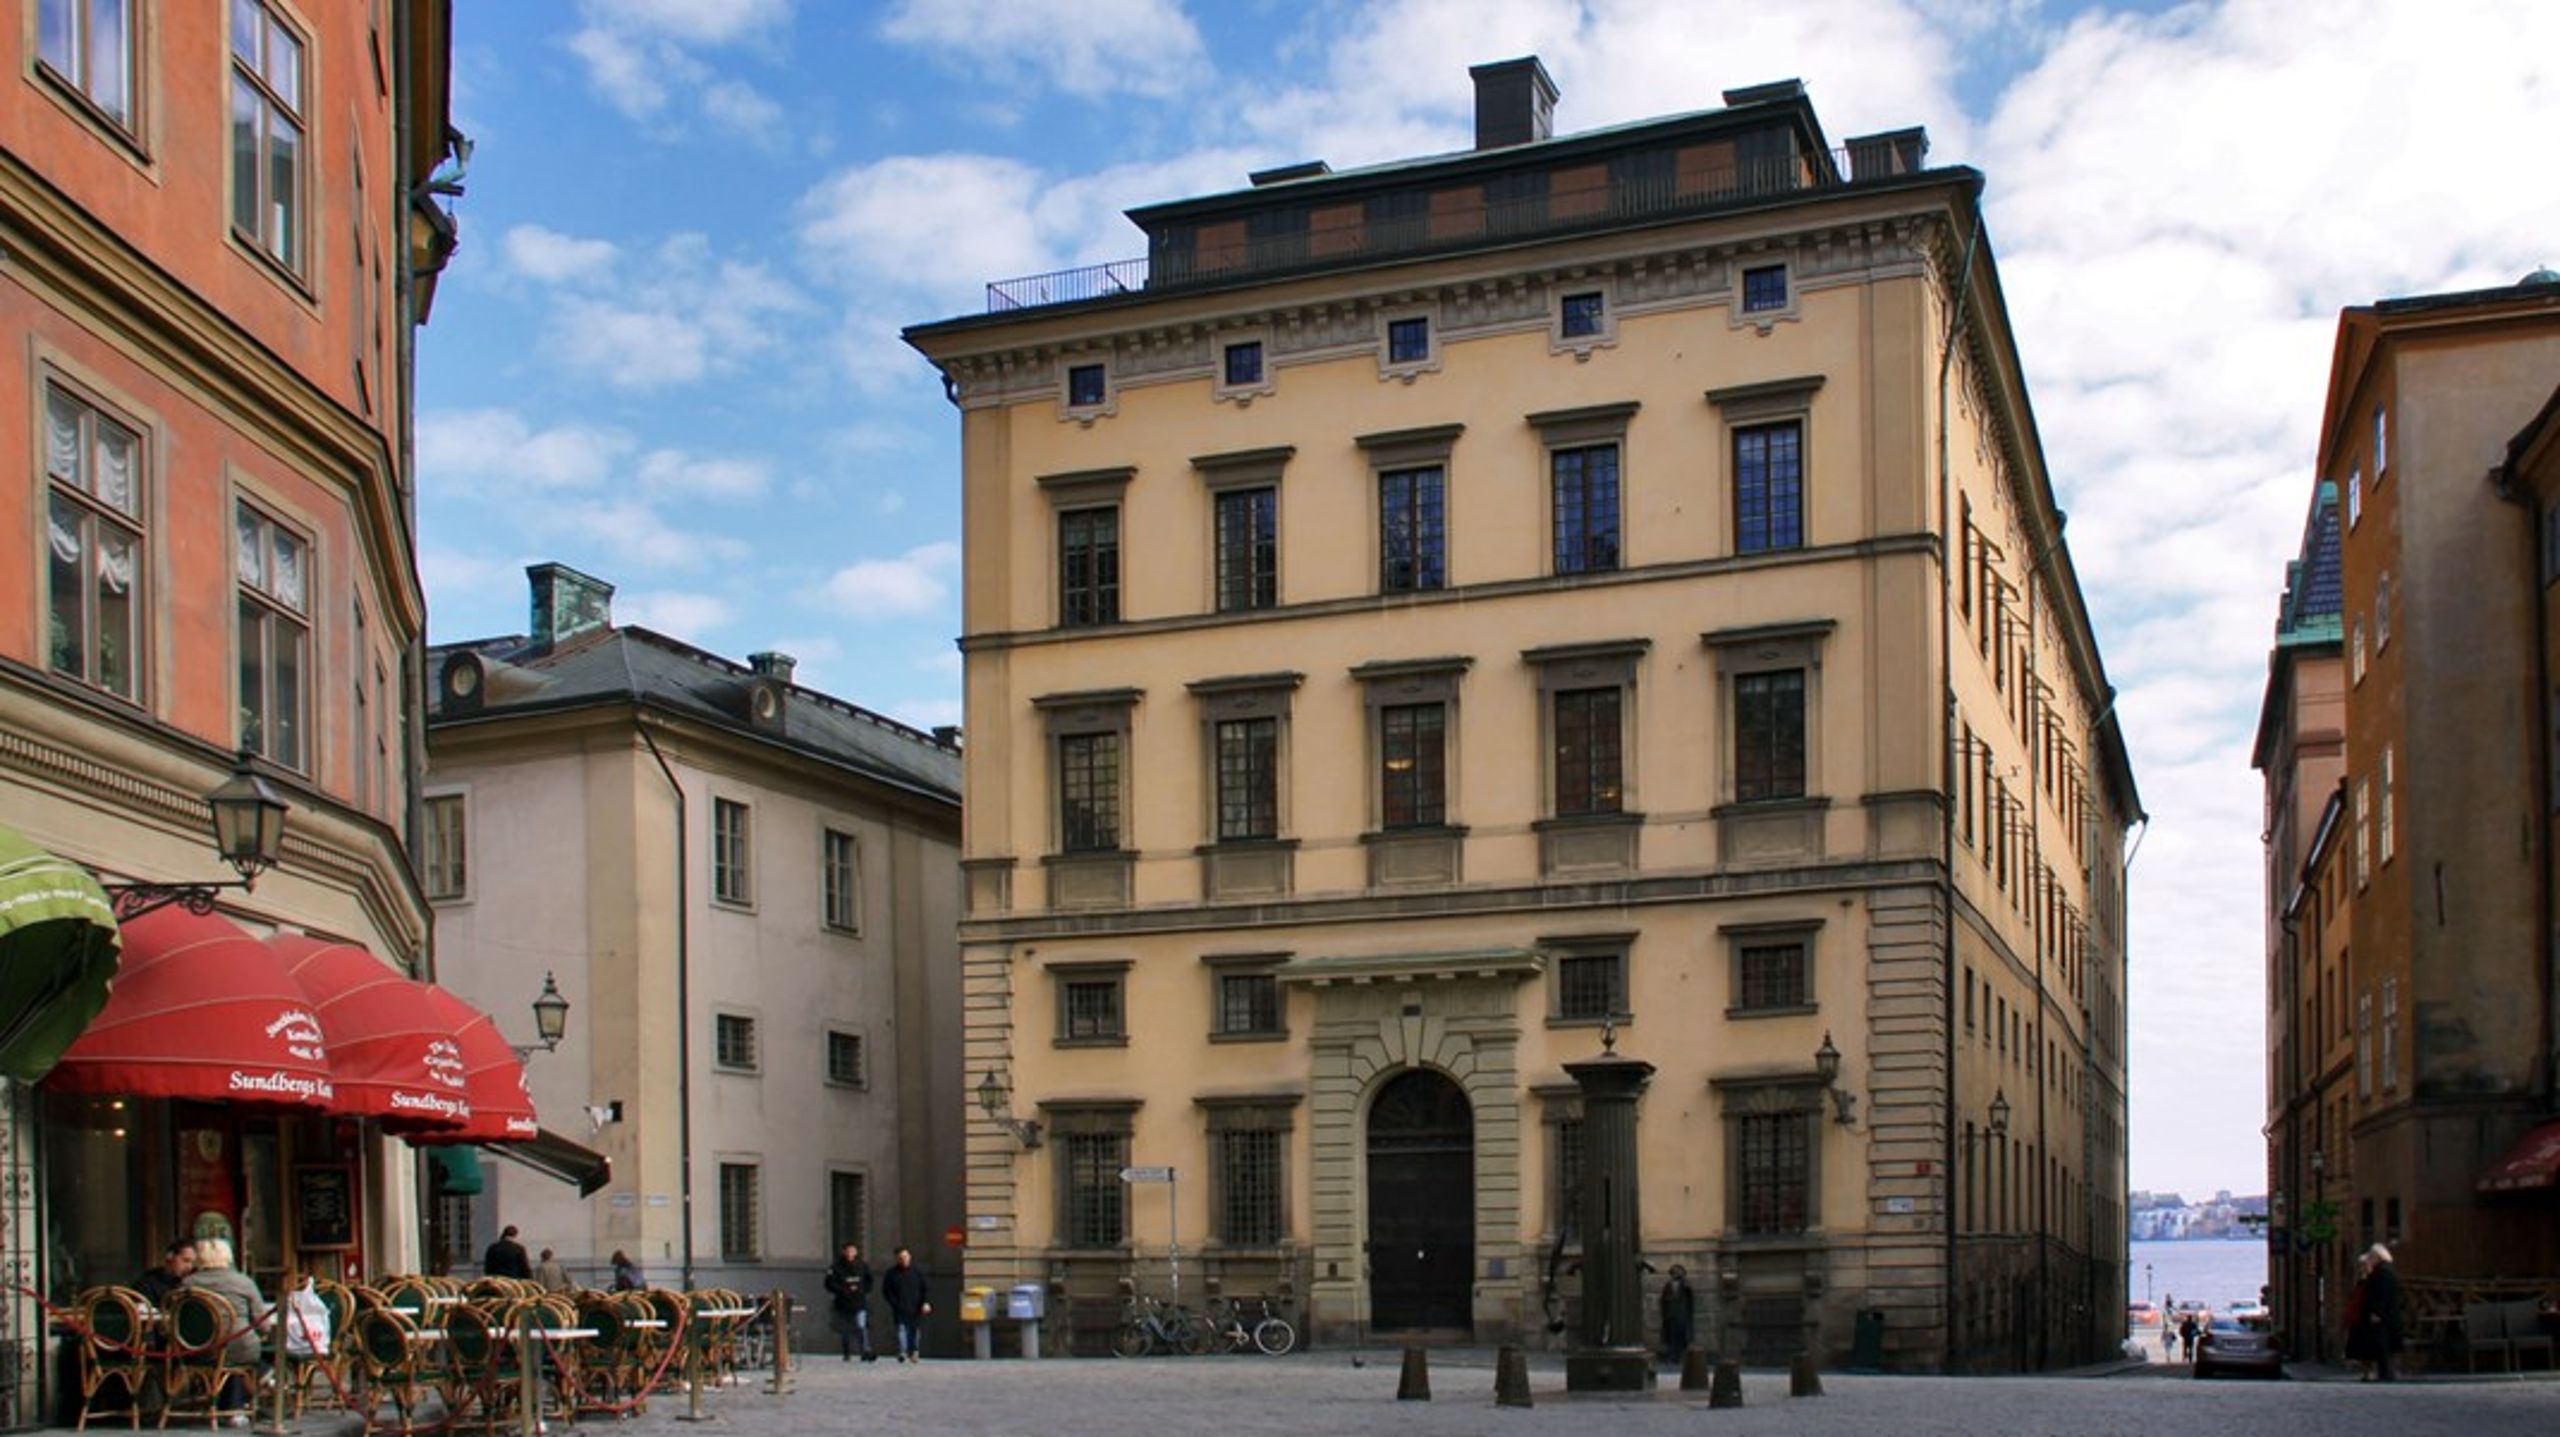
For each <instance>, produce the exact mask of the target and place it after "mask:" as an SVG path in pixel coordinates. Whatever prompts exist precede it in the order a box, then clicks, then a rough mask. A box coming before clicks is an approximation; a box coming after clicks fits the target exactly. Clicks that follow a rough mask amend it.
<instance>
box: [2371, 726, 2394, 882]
mask: <svg viewBox="0 0 2560 1437" xmlns="http://www.w3.org/2000/svg"><path fill="white" fill-rule="evenodd" d="M2391 793H2392V783H2391V745H2389V744H2384V745H2383V746H2382V816H2381V820H2380V832H2381V837H2380V840H2379V842H2378V844H2377V847H2378V848H2379V850H2380V851H2379V853H2378V854H2377V855H2376V856H2377V857H2379V858H2380V859H2381V861H2382V862H2384V863H2389V862H2390V861H2391V854H2392V851H2393V848H2394V846H2395V845H2394V844H2393V842H2392V838H2391V828H2392V823H2391V811H2392V809H2393V808H2395V807H2397V805H2395V804H2394V803H2393V802H2392V801H2391Z"/></svg>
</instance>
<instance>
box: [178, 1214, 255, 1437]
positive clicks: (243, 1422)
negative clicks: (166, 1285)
mask: <svg viewBox="0 0 2560 1437" xmlns="http://www.w3.org/2000/svg"><path fill="white" fill-rule="evenodd" d="M181 1285H182V1286H184V1287H186V1288H187V1289H188V1290H189V1291H193V1292H209V1293H212V1294H213V1295H214V1296H216V1297H219V1298H221V1299H222V1300H223V1301H224V1302H226V1303H229V1304H230V1306H231V1316H232V1335H231V1341H230V1343H229V1344H228V1345H226V1347H225V1348H224V1350H223V1354H222V1360H223V1361H224V1362H225V1363H227V1364H229V1365H230V1366H233V1367H239V1368H245V1369H247V1370H248V1371H249V1372H250V1373H252V1374H254V1373H255V1372H256V1371H257V1370H258V1362H259V1359H260V1358H261V1357H263V1356H264V1355H265V1345H264V1344H263V1343H261V1342H260V1341H259V1340H258V1332H259V1329H261V1328H263V1327H265V1326H266V1325H267V1317H268V1315H269V1313H271V1312H272V1311H273V1309H272V1308H270V1307H269V1306H268V1305H267V1299H266V1295H265V1294H264V1293H261V1292H259V1291H258V1284H256V1283H255V1282H252V1281H250V1280H249V1275H248V1274H247V1273H245V1272H242V1271H241V1270H240V1269H239V1268H237V1267H234V1266H233V1265H232V1257H231V1242H230V1240H229V1239H227V1238H219V1237H208V1238H202V1239H199V1240H198V1241H197V1243H196V1266H195V1271H193V1272H190V1273H188V1274H187V1280H186V1282H185V1283H183V1284H181ZM214 1406H215V1407H216V1408H218V1409H219V1410H220V1411H222V1412H224V1413H226V1414H228V1415H226V1416H225V1417H224V1418H223V1421H224V1424H225V1425H227V1426H232V1427H246V1426H248V1425H249V1412H248V1408H249V1386H248V1384H247V1383H246V1382H244V1381H242V1380H241V1378H240V1377H239V1375H237V1374H234V1375H233V1376H232V1377H231V1378H230V1380H229V1381H227V1382H225V1383H224V1384H223V1388H222V1392H221V1394H220V1395H219V1396H218V1397H216V1398H215V1400H214Z"/></svg>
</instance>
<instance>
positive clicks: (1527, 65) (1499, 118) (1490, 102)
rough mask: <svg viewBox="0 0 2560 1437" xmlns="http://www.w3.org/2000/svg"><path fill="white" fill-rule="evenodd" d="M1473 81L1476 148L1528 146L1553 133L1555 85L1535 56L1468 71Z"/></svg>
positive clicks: (1501, 61)
mask: <svg viewBox="0 0 2560 1437" xmlns="http://www.w3.org/2000/svg"><path fill="white" fill-rule="evenodd" d="M1467 75H1468V76H1469V78H1471V79H1473V80H1474V81H1475V82H1476V148H1477V149H1479V150H1499V149H1502V148H1504V147H1506V146H1510V145H1528V144H1535V143H1536V142H1538V141H1540V140H1543V139H1546V138H1547V137H1548V136H1550V135H1553V134H1554V133H1555V126H1556V82H1555V80H1554V79H1553V78H1551V77H1550V76H1549V75H1548V74H1547V67H1546V66H1544V65H1541V64H1539V63H1538V57H1537V56H1535V55H1523V56H1521V57H1520V58H1519V59H1517V60H1498V61H1495V62H1494V63H1493V64H1490V65H1473V66H1469V67H1468V69H1467Z"/></svg>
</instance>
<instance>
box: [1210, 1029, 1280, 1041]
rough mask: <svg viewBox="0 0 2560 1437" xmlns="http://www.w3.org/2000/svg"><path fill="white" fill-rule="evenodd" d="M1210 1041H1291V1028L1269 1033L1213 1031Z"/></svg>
mask: <svg viewBox="0 0 2560 1437" xmlns="http://www.w3.org/2000/svg"><path fill="white" fill-rule="evenodd" d="M1209 1041H1210V1042H1212V1043H1285V1042H1288V1041H1289V1030H1288V1029H1286V1028H1278V1029H1274V1030H1272V1031H1271V1032H1268V1033H1211V1034H1210V1035H1209Z"/></svg>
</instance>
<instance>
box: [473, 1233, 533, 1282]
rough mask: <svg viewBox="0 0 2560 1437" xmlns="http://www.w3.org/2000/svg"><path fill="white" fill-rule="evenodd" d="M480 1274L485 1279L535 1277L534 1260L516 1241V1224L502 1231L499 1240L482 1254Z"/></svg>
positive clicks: (522, 1245)
mask: <svg viewBox="0 0 2560 1437" xmlns="http://www.w3.org/2000/svg"><path fill="white" fill-rule="evenodd" d="M480 1273H481V1275H482V1276H484V1277H521V1278H531V1277H532V1276H533V1258H532V1257H531V1256H530V1255H529V1254H527V1253H526V1252H525V1250H524V1244H523V1243H520V1242H518V1241H516V1228H515V1224H514V1223H509V1224H507V1225H506V1227H504V1228H502V1229H500V1230H499V1233H498V1240H497V1241H496V1242H493V1243H491V1244H489V1250H488V1251H487V1252H484V1253H482V1254H480Z"/></svg>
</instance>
